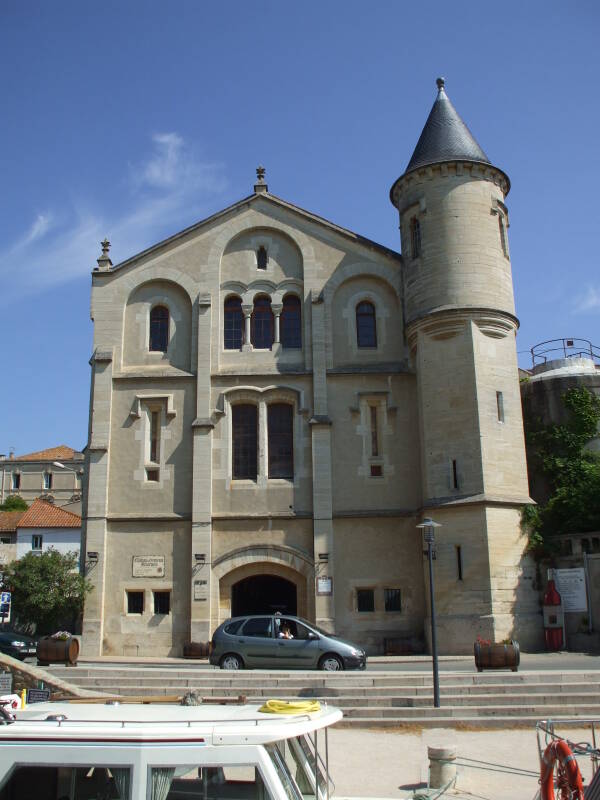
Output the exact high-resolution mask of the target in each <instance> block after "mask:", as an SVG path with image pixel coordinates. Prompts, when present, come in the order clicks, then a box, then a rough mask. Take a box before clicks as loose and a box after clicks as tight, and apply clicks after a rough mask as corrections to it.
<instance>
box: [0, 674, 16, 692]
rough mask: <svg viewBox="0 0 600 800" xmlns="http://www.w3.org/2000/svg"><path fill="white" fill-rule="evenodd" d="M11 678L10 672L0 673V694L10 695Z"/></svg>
mask: <svg viewBox="0 0 600 800" xmlns="http://www.w3.org/2000/svg"><path fill="white" fill-rule="evenodd" d="M12 683H13V676H12V674H11V673H10V672H0V693H2V694H10V693H11V692H12Z"/></svg>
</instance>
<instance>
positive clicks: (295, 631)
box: [277, 617, 309, 639]
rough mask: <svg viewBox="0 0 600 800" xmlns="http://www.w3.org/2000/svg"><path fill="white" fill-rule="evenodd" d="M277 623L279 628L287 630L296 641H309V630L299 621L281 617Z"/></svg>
mask: <svg viewBox="0 0 600 800" xmlns="http://www.w3.org/2000/svg"><path fill="white" fill-rule="evenodd" d="M277 622H278V623H279V628H280V629H282V628H287V629H288V630H289V632H290V634H291V635H292V637H293V638H294V639H308V634H309V629H308V628H307V627H306V626H305V625H302V623H300V622H298V621H297V620H295V619H289V618H288V617H280V618H279V619H278V620H277Z"/></svg>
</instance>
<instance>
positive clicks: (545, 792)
mask: <svg viewBox="0 0 600 800" xmlns="http://www.w3.org/2000/svg"><path fill="white" fill-rule="evenodd" d="M556 759H558V761H559V765H560V766H559V776H558V785H559V788H560V790H561V792H560V793H561V797H566V798H569V797H570V798H572V800H583V780H582V778H581V772H580V771H579V765H578V764H577V761H576V760H575V756H574V755H573V753H572V752H571V748H570V747H569V745H568V744H567V743H566V742H564V741H563V740H562V739H561V740H559V741H556V742H550V744H549V745H548V747H547V748H546V749H545V751H544V755H543V756H542V773H541V776H540V797H541V800H554V762H555V761H556ZM561 773H562V776H564V777H563V779H562V781H561V777H562V776H561ZM567 785H568V789H569V790H570V792H569V794H566V793H563V791H562V790H563V789H566V788H567Z"/></svg>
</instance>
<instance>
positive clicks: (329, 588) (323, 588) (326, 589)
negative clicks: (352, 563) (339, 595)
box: [317, 575, 333, 594]
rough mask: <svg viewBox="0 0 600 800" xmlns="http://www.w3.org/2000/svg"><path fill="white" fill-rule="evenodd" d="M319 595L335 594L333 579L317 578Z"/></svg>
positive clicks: (322, 576)
mask: <svg viewBox="0 0 600 800" xmlns="http://www.w3.org/2000/svg"><path fill="white" fill-rule="evenodd" d="M317 594H333V578H330V577H328V576H327V575H321V576H320V577H318V578H317Z"/></svg>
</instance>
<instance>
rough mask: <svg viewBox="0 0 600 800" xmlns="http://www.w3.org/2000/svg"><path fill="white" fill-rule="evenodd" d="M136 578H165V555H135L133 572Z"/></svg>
mask: <svg viewBox="0 0 600 800" xmlns="http://www.w3.org/2000/svg"><path fill="white" fill-rule="evenodd" d="M131 574H132V575H133V577H134V578H164V577H165V557H164V556H134V557H133V567H132V572H131Z"/></svg>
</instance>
